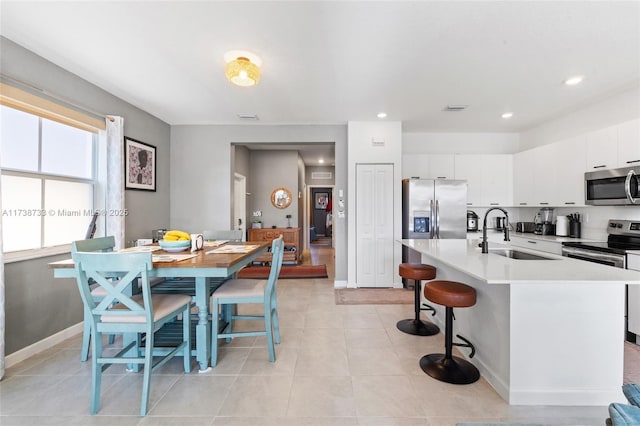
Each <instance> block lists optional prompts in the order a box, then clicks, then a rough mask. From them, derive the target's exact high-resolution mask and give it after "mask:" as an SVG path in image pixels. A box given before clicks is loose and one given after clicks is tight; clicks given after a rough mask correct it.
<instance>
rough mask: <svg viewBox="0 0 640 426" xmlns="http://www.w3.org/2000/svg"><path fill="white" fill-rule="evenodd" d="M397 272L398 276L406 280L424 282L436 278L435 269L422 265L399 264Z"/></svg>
mask: <svg viewBox="0 0 640 426" xmlns="http://www.w3.org/2000/svg"><path fill="white" fill-rule="evenodd" d="M398 270H399V272H398V273H399V274H400V276H401V277H402V278H406V279H408V280H414V281H425V280H432V279H434V278H435V277H436V268H434V267H433V266H431V265H425V264H422V263H401V264H400V267H399V268H398Z"/></svg>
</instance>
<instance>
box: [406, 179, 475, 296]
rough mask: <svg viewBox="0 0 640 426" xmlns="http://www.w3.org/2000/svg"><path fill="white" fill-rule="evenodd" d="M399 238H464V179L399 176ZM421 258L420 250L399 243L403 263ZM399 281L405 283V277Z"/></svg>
mask: <svg viewBox="0 0 640 426" xmlns="http://www.w3.org/2000/svg"><path fill="white" fill-rule="evenodd" d="M402 238H412V239H438V238H441V239H445V238H460V239H465V238H467V181H466V180H447V179H403V180H402ZM421 259H422V258H421V254H420V253H418V252H416V251H415V250H411V249H409V248H408V247H405V246H403V247H402V262H403V263H405V262H411V263H421ZM403 285H404V286H405V287H407V286H408V285H409V284H408V283H407V280H403ZM411 285H412V284H411Z"/></svg>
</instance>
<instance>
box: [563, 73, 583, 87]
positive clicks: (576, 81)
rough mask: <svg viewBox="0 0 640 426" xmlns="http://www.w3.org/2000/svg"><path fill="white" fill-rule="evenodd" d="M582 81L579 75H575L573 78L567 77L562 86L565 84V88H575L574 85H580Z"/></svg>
mask: <svg viewBox="0 0 640 426" xmlns="http://www.w3.org/2000/svg"><path fill="white" fill-rule="evenodd" d="M583 79H584V77H583V76H581V75H575V76H573V77H569V78H568V79H566V80H565V81H564V84H566V85H567V86H575V85H576V84H580V83H582V80H583Z"/></svg>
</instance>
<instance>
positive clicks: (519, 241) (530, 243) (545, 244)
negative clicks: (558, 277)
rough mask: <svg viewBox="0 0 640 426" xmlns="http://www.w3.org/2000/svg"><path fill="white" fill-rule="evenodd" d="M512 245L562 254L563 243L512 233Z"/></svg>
mask: <svg viewBox="0 0 640 426" xmlns="http://www.w3.org/2000/svg"><path fill="white" fill-rule="evenodd" d="M509 238H510V239H511V242H510V244H511V245H512V246H517V247H524V248H528V249H531V250H539V251H543V252H545V253H551V254H557V255H562V243H560V242H554V241H543V240H538V239H535V238H525V237H519V236H513V235H510V236H509Z"/></svg>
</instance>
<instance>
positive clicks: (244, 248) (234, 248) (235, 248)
mask: <svg viewBox="0 0 640 426" xmlns="http://www.w3.org/2000/svg"><path fill="white" fill-rule="evenodd" d="M258 247H260V246H259V245H257V244H248V245H232V244H226V245H224V246H222V247H218V248H217V249H213V250H209V251H208V252H206V253H205V254H212V253H216V254H217V253H249V252H250V251H253V250H255V249H256V248H258Z"/></svg>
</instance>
